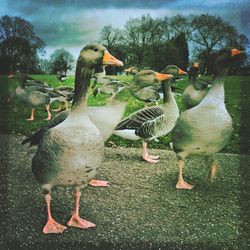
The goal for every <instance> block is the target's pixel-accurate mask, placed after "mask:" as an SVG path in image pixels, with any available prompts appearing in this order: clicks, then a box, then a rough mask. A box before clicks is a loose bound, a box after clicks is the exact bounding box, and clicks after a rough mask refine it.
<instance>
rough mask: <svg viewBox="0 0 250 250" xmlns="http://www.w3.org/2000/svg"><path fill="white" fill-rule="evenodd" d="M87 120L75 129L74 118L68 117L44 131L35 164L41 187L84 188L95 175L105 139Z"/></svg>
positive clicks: (33, 164)
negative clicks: (68, 186)
mask: <svg viewBox="0 0 250 250" xmlns="http://www.w3.org/2000/svg"><path fill="white" fill-rule="evenodd" d="M84 121H85V122H84V123H78V124H81V126H79V125H76V126H74V118H73V119H69V118H68V119H66V120H65V121H64V122H62V123H61V124H59V125H58V126H56V127H53V128H51V129H49V130H47V131H46V132H45V134H44V135H43V137H42V138H41V141H40V143H39V145H38V150H37V152H36V154H35V156H34V158H33V162H32V170H33V172H34V175H35V176H36V178H37V179H38V181H39V182H40V184H42V185H50V186H54V185H80V186H81V185H82V186H84V185H86V184H87V181H88V180H89V179H92V178H93V177H94V176H95V174H96V170H97V166H100V163H101V161H102V158H103V147H104V145H103V139H102V136H101V134H100V132H99V130H98V129H97V128H96V127H95V125H94V124H93V123H92V122H91V121H90V120H89V118H88V116H87V115H86V116H85V117H84ZM69 123H70V124H71V126H68V125H69ZM72 131H74V132H73V133H72ZM86 131H87V132H86ZM69 134H70V135H71V136H69Z"/></svg>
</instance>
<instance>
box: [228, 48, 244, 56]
mask: <svg viewBox="0 0 250 250" xmlns="http://www.w3.org/2000/svg"><path fill="white" fill-rule="evenodd" d="M242 53H245V52H244V51H240V50H237V49H231V56H236V55H239V54H242Z"/></svg>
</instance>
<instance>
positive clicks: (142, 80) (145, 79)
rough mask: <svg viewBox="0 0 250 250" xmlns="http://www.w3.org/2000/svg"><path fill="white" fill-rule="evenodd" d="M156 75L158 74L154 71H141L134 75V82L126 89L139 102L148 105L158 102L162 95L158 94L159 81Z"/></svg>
mask: <svg viewBox="0 0 250 250" xmlns="http://www.w3.org/2000/svg"><path fill="white" fill-rule="evenodd" d="M155 74H156V72H155V71H153V70H141V71H139V72H138V73H136V74H135V75H134V77H133V80H132V82H131V83H130V84H128V85H127V87H126V88H125V89H127V90H129V92H130V94H131V95H132V96H134V97H135V98H136V99H137V100H140V101H143V102H145V103H146V104H147V103H149V102H156V101H157V100H158V99H159V98H160V95H159V93H158V92H157V89H158V87H159V81H158V80H157V78H156V76H155Z"/></svg>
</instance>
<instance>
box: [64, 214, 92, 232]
mask: <svg viewBox="0 0 250 250" xmlns="http://www.w3.org/2000/svg"><path fill="white" fill-rule="evenodd" d="M67 225H68V226H70V227H78V228H82V229H87V228H91V227H96V225H95V224H94V223H92V222H90V221H87V220H84V219H82V218H80V217H79V216H78V215H76V214H73V215H72V217H71V219H70V220H69V222H68V223H67Z"/></svg>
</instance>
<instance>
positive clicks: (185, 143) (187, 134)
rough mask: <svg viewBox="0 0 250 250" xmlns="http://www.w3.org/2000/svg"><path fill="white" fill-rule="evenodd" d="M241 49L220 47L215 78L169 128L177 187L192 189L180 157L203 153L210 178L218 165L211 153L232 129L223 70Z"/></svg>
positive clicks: (221, 144)
mask: <svg viewBox="0 0 250 250" xmlns="http://www.w3.org/2000/svg"><path fill="white" fill-rule="evenodd" d="M240 53H241V51H239V50H237V49H230V50H229V49H223V50H221V51H220V52H219V53H218V55H217V57H216V60H215V62H214V65H215V68H216V74H215V75H216V78H215V81H214V83H213V86H212V87H211V89H210V90H209V92H208V94H207V95H206V96H205V98H204V99H203V100H202V101H201V102H200V104H199V105H197V106H195V107H193V108H191V109H188V110H186V111H185V112H183V113H181V115H180V117H179V119H178V121H177V123H176V126H175V128H174V130H173V134H172V135H173V136H172V139H173V147H174V151H175V152H176V154H177V157H178V168H179V177H178V182H177V184H176V188H178V189H192V188H193V187H194V185H191V184H189V183H187V182H186V181H184V178H183V174H182V170H183V165H184V160H185V159H186V158H187V157H189V156H191V155H203V156H206V157H207V158H208V159H209V162H210V163H209V164H210V178H211V179H213V178H214V177H215V174H216V172H217V169H218V163H217V161H216V160H215V157H214V154H215V153H217V152H218V151H219V150H221V149H222V148H223V147H224V146H225V145H226V144H227V143H228V140H229V138H230V136H231V134H232V132H233V127H232V118H231V116H230V114H229V113H228V111H227V109H226V106H225V102H224V76H225V75H226V74H227V72H228V70H229V68H230V66H231V64H232V62H233V58H234V57H235V56H236V55H239V54H240Z"/></svg>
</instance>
